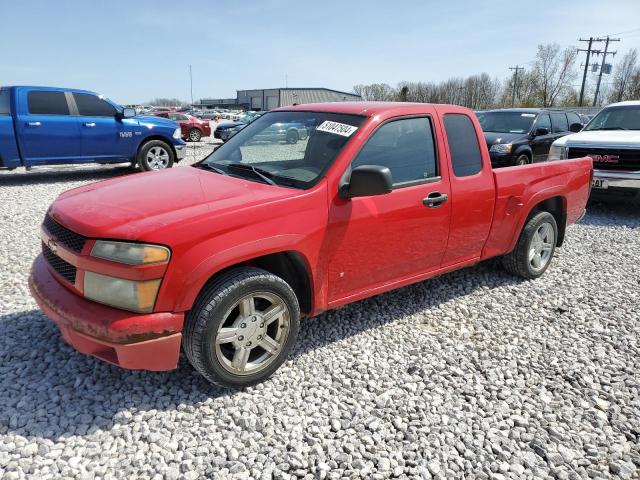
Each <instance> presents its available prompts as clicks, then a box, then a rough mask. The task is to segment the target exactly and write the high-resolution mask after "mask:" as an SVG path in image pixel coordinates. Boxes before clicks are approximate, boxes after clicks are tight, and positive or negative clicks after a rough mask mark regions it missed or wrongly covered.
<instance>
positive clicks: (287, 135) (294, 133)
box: [213, 122, 308, 144]
mask: <svg viewBox="0 0 640 480" xmlns="http://www.w3.org/2000/svg"><path fill="white" fill-rule="evenodd" d="M245 125H247V124H246V123H242V122H227V123H223V124H221V125H219V126H218V127H217V128H216V129H215V131H214V133H213V136H214V137H215V138H219V139H221V140H222V141H227V140H229V139H230V138H231V137H233V136H234V135H235V134H236V133H238V132H239V131H240V130H242V128H244V127H245ZM307 136H308V131H307V128H306V127H305V126H304V124H303V123H302V122H281V123H275V124H272V125H269V126H268V127H267V128H265V129H264V130H263V131H262V132H260V133H259V134H256V135H255V136H254V139H253V141H254V142H273V143H278V142H285V143H291V144H293V143H298V141H299V140H305V139H306V138H307Z"/></svg>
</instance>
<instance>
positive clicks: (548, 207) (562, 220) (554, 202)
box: [520, 195, 567, 247]
mask: <svg viewBox="0 0 640 480" xmlns="http://www.w3.org/2000/svg"><path fill="white" fill-rule="evenodd" d="M539 212H549V213H550V214H551V215H553V218H554V219H555V221H556V225H557V226H558V238H557V239H556V246H557V247H561V246H562V244H563V243H564V237H565V233H566V230H567V199H566V198H564V197H563V196H561V195H557V196H554V197H549V198H547V199H545V200H542V201H540V202H538V203H536V204H535V205H534V206H533V207H532V208H531V209H530V210H529V213H528V214H527V216H526V217H525V220H524V222H523V227H524V225H526V224H527V222H528V221H529V219H530V218H531V217H533V216H534V215H536V214H537V213H539ZM520 230H522V228H521V229H520Z"/></svg>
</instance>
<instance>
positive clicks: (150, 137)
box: [134, 135, 178, 161]
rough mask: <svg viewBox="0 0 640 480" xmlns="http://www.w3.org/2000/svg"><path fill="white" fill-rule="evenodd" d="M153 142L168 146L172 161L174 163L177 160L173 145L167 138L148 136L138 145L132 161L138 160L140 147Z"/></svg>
mask: <svg viewBox="0 0 640 480" xmlns="http://www.w3.org/2000/svg"><path fill="white" fill-rule="evenodd" d="M153 140H160V141H161V142H164V143H166V144H167V145H169V147H170V148H171V151H172V152H173V158H174V161H176V159H177V158H178V154H177V152H176V147H175V145H174V144H173V142H172V141H171V140H170V139H168V138H167V137H165V136H163V135H149V136H148V137H144V138H143V139H142V140H141V141H140V143H139V144H138V148H136V153H135V156H134V159H135V160H137V159H138V155H140V150H142V147H144V146H145V145H146V144H147V143H149V142H151V141H153Z"/></svg>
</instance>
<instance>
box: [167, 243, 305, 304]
mask: <svg viewBox="0 0 640 480" xmlns="http://www.w3.org/2000/svg"><path fill="white" fill-rule="evenodd" d="M305 239H306V237H305V236H303V235H300V234H283V235H276V236H273V237H270V238H262V239H259V240H252V241H249V242H246V243H242V244H239V245H235V246H233V247H231V248H228V249H226V250H221V251H216V246H214V243H215V239H214V240H211V241H209V242H205V243H203V244H202V245H200V246H199V247H198V248H197V251H194V252H193V254H194V255H196V256H199V257H200V258H204V260H202V261H201V262H200V263H199V264H198V265H197V266H196V267H195V268H194V269H193V270H192V271H191V272H190V273H189V275H188V276H186V280H185V282H184V285H183V287H182V288H181V290H180V293H179V294H178V296H177V297H176V305H175V309H174V310H175V311H177V312H181V311H185V310H189V309H190V308H191V306H192V305H193V302H194V301H195V299H196V297H197V296H198V294H199V293H200V291H201V290H202V288H203V287H204V286H205V284H206V283H207V282H208V281H209V279H211V277H213V276H214V275H215V274H216V273H218V272H220V271H222V270H224V269H225V268H228V267H230V266H233V265H237V264H239V263H243V262H247V261H250V260H252V259H254V258H257V257H262V256H264V255H269V254H273V253H279V252H285V251H295V252H296V253H298V254H300V255H301V256H302V258H303V259H304V261H305V263H306V264H307V266H308V268H309V270H310V279H309V280H310V281H311V282H312V285H311V288H312V291H313V288H314V286H313V278H314V277H315V275H314V271H313V268H314V267H313V265H315V262H313V261H312V259H310V258H309V256H308V255H306V254H305V252H304V251H302V250H301V249H300V246H301V244H302V243H303V242H304V241H305ZM211 252H215V253H211Z"/></svg>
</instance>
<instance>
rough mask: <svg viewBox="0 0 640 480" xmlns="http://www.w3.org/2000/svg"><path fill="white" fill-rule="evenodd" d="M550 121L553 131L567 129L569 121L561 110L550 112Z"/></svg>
mask: <svg viewBox="0 0 640 480" xmlns="http://www.w3.org/2000/svg"><path fill="white" fill-rule="evenodd" d="M551 123H552V124H553V133H560V132H568V131H569V123H568V122H567V116H566V115H565V114H564V113H562V112H560V113H552V114H551Z"/></svg>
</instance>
